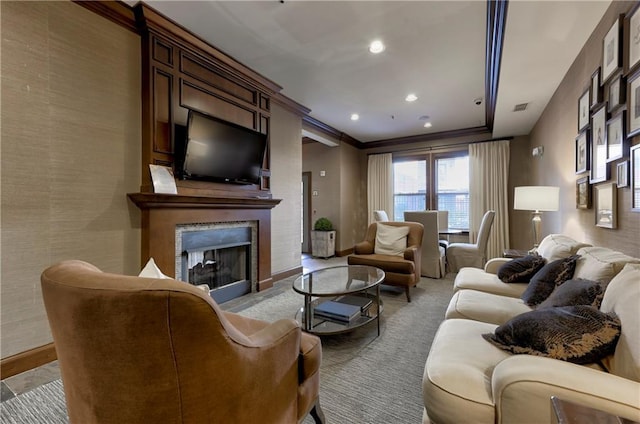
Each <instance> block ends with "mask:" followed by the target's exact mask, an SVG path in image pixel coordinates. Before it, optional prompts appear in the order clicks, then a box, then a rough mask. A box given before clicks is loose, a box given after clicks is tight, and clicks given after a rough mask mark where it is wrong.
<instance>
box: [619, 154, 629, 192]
mask: <svg viewBox="0 0 640 424" xmlns="http://www.w3.org/2000/svg"><path fill="white" fill-rule="evenodd" d="M616 176H617V184H616V186H617V187H618V188H623V187H627V186H628V185H629V161H628V160H625V161H623V162H620V163H619V164H618V165H616Z"/></svg>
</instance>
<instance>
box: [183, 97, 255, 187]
mask: <svg viewBox="0 0 640 424" xmlns="http://www.w3.org/2000/svg"><path fill="white" fill-rule="evenodd" d="M186 130H187V131H186V132H187V134H186V145H185V147H184V155H183V156H182V157H183V161H181V162H182V167H181V168H182V169H179V170H178V171H179V172H180V171H181V172H180V174H181V176H182V178H187V179H197V180H211V181H223V182H229V183H237V184H258V183H259V182H260V171H261V169H262V162H263V159H264V152H265V148H266V145H267V136H266V135H265V134H261V133H259V132H256V131H252V130H250V129H248V128H244V127H241V126H239V125H235V124H232V123H230V122H226V121H222V120H219V119H216V118H213V117H211V116H208V115H205V114H202V113H199V112H196V111H193V110H190V111H189V118H188V121H187V128H186ZM178 134H179V133H178V132H176V138H178V137H179V135H178ZM180 150H182V149H178V150H177V152H176V153H177V155H176V156H178V158H177V159H178V161H179V162H180V156H181V154H180V153H181V152H180ZM178 165H180V163H178Z"/></svg>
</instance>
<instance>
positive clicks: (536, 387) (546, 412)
mask: <svg viewBox="0 0 640 424" xmlns="http://www.w3.org/2000/svg"><path fill="white" fill-rule="evenodd" d="M491 386H492V391H493V400H494V402H495V405H496V414H497V417H498V419H497V420H496V422H500V423H539V422H548V421H549V417H550V416H551V402H550V399H551V396H557V397H558V398H560V399H563V400H568V401H571V402H575V403H579V404H583V405H587V406H589V407H591V408H595V409H600V410H602V411H605V412H608V413H610V414H613V415H617V416H620V417H624V418H628V419H632V420H636V421H638V420H639V419H640V383H638V382H636V381H633V380H629V379H626V378H623V377H619V376H616V375H613V374H609V373H607V372H605V371H601V370H598V369H594V368H590V367H587V366H584V365H576V364H572V363H569V362H565V361H560V360H557V359H551V358H544V357H539V356H531V355H515V356H512V357H509V358H507V359H505V360H504V361H502V362H500V363H499V364H498V365H497V366H496V367H495V369H494V371H493V375H492V383H491Z"/></svg>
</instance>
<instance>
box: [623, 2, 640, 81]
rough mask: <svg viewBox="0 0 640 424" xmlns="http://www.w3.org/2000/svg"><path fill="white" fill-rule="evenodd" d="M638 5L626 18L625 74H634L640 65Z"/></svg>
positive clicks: (639, 18)
mask: <svg viewBox="0 0 640 424" xmlns="http://www.w3.org/2000/svg"><path fill="white" fill-rule="evenodd" d="M639 7H640V3H636V5H635V6H634V7H633V8H632V9H631V10H630V11H629V14H628V15H627V18H626V20H625V21H626V26H627V34H628V36H629V38H628V39H627V40H625V42H626V46H627V47H626V49H627V58H628V60H627V65H626V67H625V69H626V72H627V73H630V72H635V70H636V68H638V65H640V12H639V10H640V9H639Z"/></svg>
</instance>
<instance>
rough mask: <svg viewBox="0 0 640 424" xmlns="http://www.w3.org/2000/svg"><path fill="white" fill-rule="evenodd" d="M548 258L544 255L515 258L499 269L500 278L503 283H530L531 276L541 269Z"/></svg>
mask: <svg viewBox="0 0 640 424" xmlns="http://www.w3.org/2000/svg"><path fill="white" fill-rule="evenodd" d="M545 262H546V260H545V259H544V258H543V257H542V256H536V255H527V256H525V257H524V258H518V259H514V260H512V261H509V262H507V263H505V264H504V265H502V266H501V267H500V269H498V278H499V279H500V281H502V282H503V283H528V282H529V280H530V279H531V277H533V276H534V275H535V273H536V272H538V271H539V270H540V268H542V267H543V266H544V264H545Z"/></svg>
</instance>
